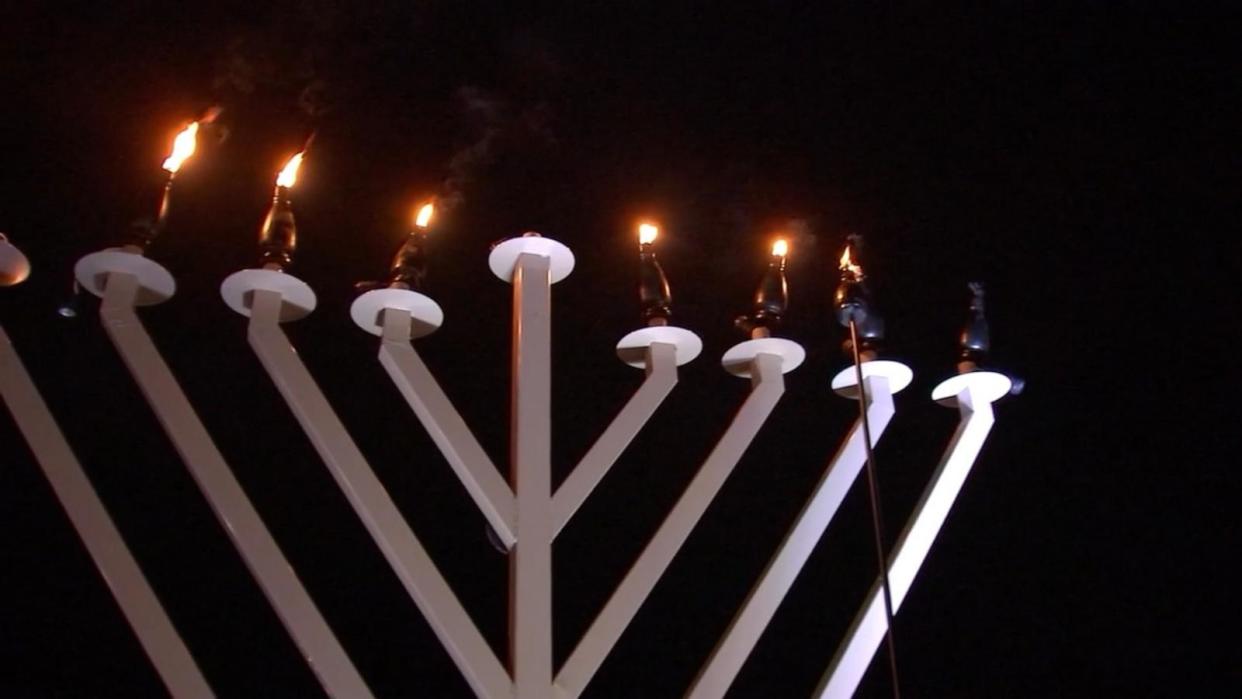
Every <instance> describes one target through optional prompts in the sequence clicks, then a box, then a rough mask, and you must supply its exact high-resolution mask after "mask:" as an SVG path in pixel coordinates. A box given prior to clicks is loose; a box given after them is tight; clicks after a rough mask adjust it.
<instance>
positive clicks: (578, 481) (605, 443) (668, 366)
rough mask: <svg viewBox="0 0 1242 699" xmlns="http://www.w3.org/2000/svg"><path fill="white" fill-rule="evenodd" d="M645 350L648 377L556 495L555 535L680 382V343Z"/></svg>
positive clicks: (664, 344) (553, 501)
mask: <svg viewBox="0 0 1242 699" xmlns="http://www.w3.org/2000/svg"><path fill="white" fill-rule="evenodd" d="M644 354H645V355H647V357H646V360H645V362H644V363H645V364H646V366H647V380H646V381H643V385H642V386H639V388H638V391H636V392H635V393H634V395H633V396H632V397H631V398H630V400H629V402H627V403H626V404H625V407H624V408H622V409H621V412H620V413H617V416H616V417H615V418H613V420H612V422H611V423H609V424H608V428H607V429H605V430H604V433H603V434H601V435H600V436H599V439H596V440H595V443H594V444H592V445H591V448H590V449H589V450H587V453H586V455H584V456H583V457H582V460H581V461H579V462H578V465H577V466H575V467H574V470H573V471H571V472H570V474H569V476H568V477H567V478H566V479H565V481H564V482H563V483H561V487H560V488H557V490H556V494H555V495H554V496H553V497H552V528H553V534H554V535H556V534H560V532H561V529H562V528H563V527H564V526H565V524H566V523H567V522H568V521H569V518H570V517H573V515H574V513H575V512H577V511H578V508H579V507H581V505H582V503H583V502H585V501H586V499H587V497H588V496H590V494H591V493H592V491H594V490H595V487H596V486H597V485H599V482H600V481H602V480H603V479H604V476H605V475H607V473H608V471H609V469H611V468H612V465H613V464H614V463H616V461H617V459H618V458H619V457H620V456H621V452H623V451H625V448H626V447H627V446H629V444H630V442H631V441H633V439H634V437H635V436H636V435H637V434H638V432H639V430H641V429H642V428H643V425H646V424H647V420H649V419H651V416H652V415H653V414H655V411H656V409H657V408H659V407H660V404H661V403H663V402H664V399H665V398H666V397H667V396H668V394H669V392H670V391H672V390H673V386H675V385H676V384H677V364H678V363H679V362H678V360H679V359H680V358H681V356H680V354H679V353H678V347H677V346H675V345H671V344H666V343H663V342H655V343H653V344H651V345H649V346H647V348H646V349H645V350H644Z"/></svg>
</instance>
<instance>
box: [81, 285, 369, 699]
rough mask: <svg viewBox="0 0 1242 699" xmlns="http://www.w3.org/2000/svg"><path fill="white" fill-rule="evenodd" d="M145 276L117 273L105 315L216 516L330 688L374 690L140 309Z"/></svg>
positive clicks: (349, 693) (357, 693)
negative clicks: (172, 367) (193, 401)
mask: <svg viewBox="0 0 1242 699" xmlns="http://www.w3.org/2000/svg"><path fill="white" fill-rule="evenodd" d="M137 293H138V279H137V277H135V276H134V275H132V274H115V273H114V274H111V275H109V276H108V282H107V287H106V289H105V291H104V298H103V305H102V306H101V307H100V311H99V315H100V317H101V318H102V319H103V324H104V328H105V329H106V330H107V331H108V335H109V336H110V337H111V338H112V343H113V344H114V345H115V346H116V349H117V351H118V352H119V353H120V355H121V359H122V360H124V362H125V365H126V366H128V367H129V371H130V373H131V374H132V375H133V377H134V380H135V381H137V382H138V386H139V388H140V389H141V390H142V393H143V395H145V396H146V398H147V402H148V403H150V404H151V408H152V409H153V410H154V411H155V415H156V417H157V418H158V419H159V421H160V424H161V425H163V427H164V431H165V432H167V433H168V437H169V439H171V440H172V443H173V446H174V447H176V449H177V453H178V454H180V455H181V459H182V460H183V461H184V462H185V465H186V468H188V469H189V471H190V475H192V476H193V477H194V480H195V482H196V483H198V487H199V489H200V490H202V491H203V495H204V496H205V497H206V498H207V501H208V502H209V503H210V504H211V508H212V510H213V511H214V512H215V514H216V517H217V519H219V520H220V523H221V524H222V525H223V526H224V530H225V531H226V532H227V533H228V535H229V537H230V538H231V539H232V540H233V545H234V546H236V547H237V550H238V552H239V553H241V555H242V558H243V559H244V560H245V562H246V566H247V567H248V568H249V569H250V572H251V574H252V575H254V577H255V580H257V581H258V583H259V586H260V587H261V588H262V589H263V593H264V594H265V595H266V596H267V599H268V601H269V602H271V604H272V607H273V608H274V609H275V610H276V615H277V616H279V617H280V620H281V622H282V623H284V625H285V628H286V629H287V630H288V631H289V635H290V636H292V637H293V641H294V643H296V644H297V646H298V648H299V649H300V650H301V651H302V655H303V656H305V658H306V660H307V662H308V663H309V664H310V667H311V670H313V671H314V672H315V675H316V676H317V677H318V678H319V681H320V683H321V684H323V687H324V689H325V690H326V691H327V692H328V694H330V695H332V696H335V697H349V698H350V699H352V698H353V697H370V696H371V691H370V690H369V689H368V688H367V685H366V683H365V682H364V681H363V680H362V676H361V675H359V674H358V670H357V669H356V668H355V667H354V665H353V663H352V662H350V660H349V657H348V656H347V655H346V654H345V649H344V648H342V647H341V644H340V642H339V641H337V639H336V636H335V635H334V634H333V633H332V629H331V628H329V627H328V622H326V621H325V620H324V618H323V615H322V614H320V612H319V609H318V608H316V607H315V603H314V601H313V600H311V598H310V595H309V594H307V592H306V588H304V587H303V586H302V581H301V580H299V579H298V576H297V574H296V573H294V572H293V567H292V566H291V565H289V561H288V559H286V558H285V556H284V554H283V553H281V551H280V547H279V546H277V544H276V541H275V539H273V538H272V534H271V532H270V531H268V529H267V526H266V525H264V524H263V520H262V519H260V518H259V513H258V512H256V511H255V509H254V505H253V504H251V502H250V500H249V498H247V497H246V493H245V491H243V490H242V488H241V485H240V484H238V482H237V479H236V478H235V477H234V476H233V472H232V471H231V470H229V467H228V464H226V463H225V461H224V457H223V456H221V454H220V450H219V449H217V448H216V445H215V443H214V442H213V441H212V440H211V436H210V435H209V434H207V429H206V428H205V427H203V423H202V421H201V420H200V419H199V417H198V415H197V414H196V413H195V412H194V408H193V406H191V405H190V401H189V399H188V398H186V395H185V392H184V391H182V390H181V386H179V385H178V384H177V379H176V378H175V377H174V376H173V374H172V371H171V370H169V368H168V365H167V364H166V363H165V362H164V358H163V357H161V356H160V353H159V350H157V349H156V348H155V344H154V343H153V342H152V341H151V337H150V335H148V334H147V332H146V330H145V329H144V328H143V327H142V323H141V321H140V320H139V319H138V315H137V314H136V313H135V312H134V299H135V298H136V295H137Z"/></svg>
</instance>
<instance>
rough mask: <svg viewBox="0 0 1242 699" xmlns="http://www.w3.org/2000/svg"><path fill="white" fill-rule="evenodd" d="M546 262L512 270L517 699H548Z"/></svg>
mask: <svg viewBox="0 0 1242 699" xmlns="http://www.w3.org/2000/svg"><path fill="white" fill-rule="evenodd" d="M551 307H552V277H551V260H550V259H549V258H547V257H544V256H542V255H532V254H529V253H524V254H521V255H519V256H518V258H517V263H516V265H515V266H514V270H513V374H512V375H513V398H512V400H513V402H512V434H511V437H510V439H511V441H512V452H511V455H510V456H511V459H512V473H513V487H514V490H515V491H516V495H517V530H518V534H517V545H516V546H515V547H514V548H513V552H512V557H511V558H510V597H511V598H510V605H509V609H510V615H511V618H510V629H509V643H510V657H511V662H512V667H513V682H514V696H515V698H516V699H548V697H550V696H551V695H552V534H553V530H552V476H551V471H552V464H551V458H552V451H551V402H552V395H551V393H552V389H551V376H552V374H551V370H552V367H551V348H550V345H551V311H552V308H551Z"/></svg>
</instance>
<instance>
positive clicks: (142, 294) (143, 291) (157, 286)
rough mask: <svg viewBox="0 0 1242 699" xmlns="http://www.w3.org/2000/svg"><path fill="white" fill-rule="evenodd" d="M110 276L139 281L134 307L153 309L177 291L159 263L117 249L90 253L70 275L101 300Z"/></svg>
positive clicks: (134, 253) (175, 283)
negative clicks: (125, 276) (127, 277)
mask: <svg viewBox="0 0 1242 699" xmlns="http://www.w3.org/2000/svg"><path fill="white" fill-rule="evenodd" d="M110 274H132V275H134V276H135V277H137V279H138V294H137V296H135V297H134V305H135V306H154V305H156V304H158V303H163V302H165V301H167V300H168V299H170V298H172V295H173V294H175V293H176V292H177V282H176V280H174V279H173V276H172V274H171V273H170V272H169V271H168V270H167V269H165V268H164V266H163V265H161V264H160V263H158V262H155V261H153V260H150V259H148V258H146V257H144V256H142V255H140V254H138V253H136V252H127V251H125V250H121V249H119V248H112V249H109V250H101V251H99V252H93V253H91V254H89V255H87V256H86V257H83V258H82V259H80V260H78V263H77V264H76V265H74V266H73V276H74V278H76V279H77V280H78V285H79V286H81V287H82V288H83V289H86V290H87V291H89V292H91V293H92V294H94V295H96V296H98V297H100V298H103V295H104V290H105V289H106V288H107V285H108V275H110Z"/></svg>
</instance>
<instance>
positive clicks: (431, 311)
mask: <svg viewBox="0 0 1242 699" xmlns="http://www.w3.org/2000/svg"><path fill="white" fill-rule="evenodd" d="M386 308H393V309H397V310H402V311H408V312H409V314H410V338H411V339H415V338H419V337H426V336H427V335H430V334H431V333H433V332H435V331H436V330H439V329H440V326H441V325H443V324H444V310H443V309H441V308H440V304H438V303H436V302H435V301H433V300H432V299H431V297H430V296H427V295H426V294H420V293H418V292H417V291H411V290H410V289H372V290H371V291H368V292H367V293H365V294H363V295H361V296H359V297H358V298H357V299H356V300H355V301H354V303H353V305H351V306H350V307H349V317H351V318H353V319H354V323H355V324H356V325H357V326H358V327H360V328H362V329H363V330H365V331H367V332H369V333H371V334H372V335H377V336H378V335H383V334H384V309H386Z"/></svg>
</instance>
